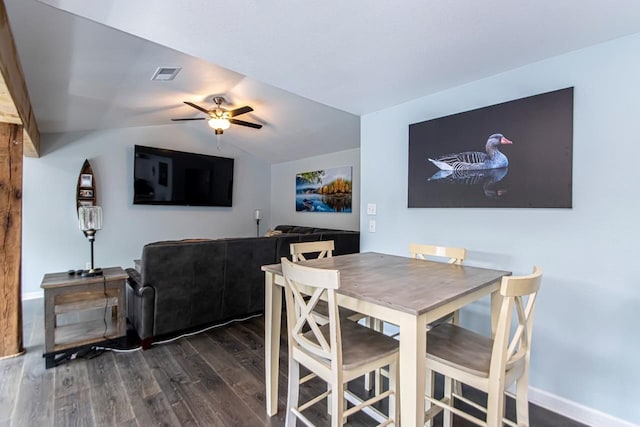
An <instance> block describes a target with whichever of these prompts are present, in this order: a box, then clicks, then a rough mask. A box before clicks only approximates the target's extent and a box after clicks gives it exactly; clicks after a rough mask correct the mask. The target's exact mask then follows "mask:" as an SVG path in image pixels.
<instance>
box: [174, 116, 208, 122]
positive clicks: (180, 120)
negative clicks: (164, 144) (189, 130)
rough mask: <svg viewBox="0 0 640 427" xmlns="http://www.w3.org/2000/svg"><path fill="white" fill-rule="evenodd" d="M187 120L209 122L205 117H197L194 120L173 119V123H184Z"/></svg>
mask: <svg viewBox="0 0 640 427" xmlns="http://www.w3.org/2000/svg"><path fill="white" fill-rule="evenodd" d="M186 120H207V119H206V118H205V117H196V118H192V119H171V121H174V122H184V121H186Z"/></svg>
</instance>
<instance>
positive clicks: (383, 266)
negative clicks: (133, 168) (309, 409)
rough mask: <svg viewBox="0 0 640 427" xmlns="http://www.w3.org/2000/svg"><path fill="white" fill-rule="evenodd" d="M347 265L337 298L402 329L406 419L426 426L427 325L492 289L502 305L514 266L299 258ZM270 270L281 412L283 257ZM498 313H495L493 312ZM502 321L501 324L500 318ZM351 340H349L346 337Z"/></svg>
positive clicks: (272, 356) (273, 390)
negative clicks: (503, 285) (501, 289)
mask: <svg viewBox="0 0 640 427" xmlns="http://www.w3.org/2000/svg"><path fill="white" fill-rule="evenodd" d="M300 264H302V265H307V266H310V267H316V268H326V269H336V270H340V288H339V289H338V290H337V291H336V294H337V299H338V304H339V305H340V306H342V307H346V308H349V309H351V310H354V311H357V312H360V313H363V314H365V315H367V316H371V317H374V318H376V319H380V320H383V321H385V322H388V323H392V324H395V325H397V326H398V327H399V329H400V419H401V422H402V425H403V426H412V427H415V426H422V425H424V415H425V414H424V412H425V401H424V391H425V362H424V359H425V351H426V345H427V344H426V336H427V335H426V334H427V324H428V323H429V322H432V321H434V320H437V319H439V318H440V317H442V316H444V315H446V314H448V313H452V312H454V311H456V310H458V309H460V308H462V307H464V306H465V305H467V304H469V303H471V302H473V301H476V300H478V299H480V298H482V297H484V296H486V295H492V297H491V306H492V313H493V312H495V311H496V310H497V306H498V304H499V295H498V293H497V292H495V291H497V290H498V289H499V286H500V280H501V278H502V277H503V276H508V275H510V274H511V273H510V272H508V271H500V270H490V269H486V268H477V267H468V266H463V265H453V264H446V263H439V262H432V261H425V260H417V259H413V258H408V257H401V256H394V255H386V254H381V253H374V252H365V253H356V254H349V255H340V256H334V257H332V258H324V259H316V260H309V261H302V262H300ZM262 270H263V271H264V272H265V382H266V405H267V414H269V415H270V416H273V415H275V414H276V413H277V412H278V372H279V359H278V355H279V351H280V333H281V331H280V326H281V312H282V289H283V286H284V279H283V277H282V269H281V265H280V264H271V265H264V266H262ZM494 317H495V316H493V315H492V319H493V318H494ZM493 326H495V325H493ZM346 345H348V344H346Z"/></svg>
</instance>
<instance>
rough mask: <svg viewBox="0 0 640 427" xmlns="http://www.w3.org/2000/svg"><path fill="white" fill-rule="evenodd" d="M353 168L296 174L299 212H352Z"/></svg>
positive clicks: (345, 167)
mask: <svg viewBox="0 0 640 427" xmlns="http://www.w3.org/2000/svg"><path fill="white" fill-rule="evenodd" d="M351 180H352V167H351V166H342V167H338V168H332V169H323V170H317V171H310V172H302V173H298V174H296V211H297V212H343V213H349V212H351V189H352V187H351V186H352V181H351Z"/></svg>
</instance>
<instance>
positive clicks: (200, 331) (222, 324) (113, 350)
mask: <svg viewBox="0 0 640 427" xmlns="http://www.w3.org/2000/svg"><path fill="white" fill-rule="evenodd" d="M260 316H262V314H254V315H251V316H247V317H244V318H242V319H231V320H229V321H227V322H225V323H221V324H219V325H212V326H208V327H206V328H204V329H200V330H197V331H194V332H189V333H186V334H182V335H179V336H177V337H173V338H169V339H166V340H163V341H156V342H153V343H151V345H152V346H153V345H159V344H168V343H170V342H174V341H176V340H179V339H180V338H185V337H190V336H193V335H197V334H201V333H202V332H206V331H209V330H211V329H215V328H220V327H222V326H227V325H229V324H231V323H234V322H244V321H245V320H249V319H253V318H255V317H260ZM93 348H95V349H96V350H101V351H112V352H114V353H132V352H134V351H139V350H141V349H142V346H138V347H135V348H131V349H119V348H113V347H98V346H94V347H93Z"/></svg>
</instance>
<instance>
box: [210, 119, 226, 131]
mask: <svg viewBox="0 0 640 427" xmlns="http://www.w3.org/2000/svg"><path fill="white" fill-rule="evenodd" d="M209 126H210V127H212V128H213V129H222V130H225V129H229V126H231V123H229V120H227V119H225V118H221V117H214V118H211V119H209Z"/></svg>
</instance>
